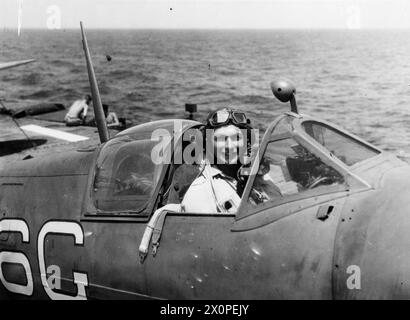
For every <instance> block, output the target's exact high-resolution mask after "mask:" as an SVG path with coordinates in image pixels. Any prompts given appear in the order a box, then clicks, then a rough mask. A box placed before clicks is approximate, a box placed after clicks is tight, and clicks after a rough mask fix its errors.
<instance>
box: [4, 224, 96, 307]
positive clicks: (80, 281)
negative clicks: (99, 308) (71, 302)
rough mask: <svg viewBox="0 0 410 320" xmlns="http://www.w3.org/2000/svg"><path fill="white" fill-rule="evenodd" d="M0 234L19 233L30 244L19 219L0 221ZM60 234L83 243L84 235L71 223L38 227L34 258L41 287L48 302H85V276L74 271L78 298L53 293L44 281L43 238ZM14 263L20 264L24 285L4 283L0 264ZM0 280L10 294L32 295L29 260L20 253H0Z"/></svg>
mask: <svg viewBox="0 0 410 320" xmlns="http://www.w3.org/2000/svg"><path fill="white" fill-rule="evenodd" d="M1 232H18V233H20V234H21V235H22V241H23V243H29V242H30V233H29V228H28V226H27V223H26V222H25V221H24V220H20V219H9V218H6V219H2V220H0V233H1ZM50 233H52V234H54V235H55V234H61V235H70V236H74V239H75V245H83V244H84V233H83V230H82V228H81V226H80V225H79V224H78V223H77V222H74V221H48V222H46V223H45V224H44V225H43V227H42V228H41V230H40V232H39V233H38V239H37V255H38V261H39V269H40V276H41V282H42V284H43V287H44V290H45V292H46V293H47V295H48V296H49V297H50V298H51V299H56V300H66V299H75V300H85V299H87V296H86V292H85V287H86V286H88V278H87V274H85V273H81V272H73V279H74V283H75V284H76V286H77V295H76V296H71V295H66V294H63V293H59V292H55V291H54V290H53V288H51V287H50V286H49V284H48V282H47V273H46V265H45V257H44V250H45V248H44V239H45V238H46V236H47V234H50ZM4 263H13V264H19V265H21V266H22V267H23V268H24V271H25V275H26V283H25V284H24V285H23V284H17V283H13V282H11V281H7V280H6V279H5V277H4V274H3V264H4ZM0 280H1V283H2V284H3V286H4V287H5V288H6V289H7V290H8V291H10V292H13V293H19V294H22V295H26V296H31V295H32V294H33V290H34V286H33V276H32V272H31V266H30V261H29V260H28V258H27V256H26V255H25V254H24V253H23V252H15V251H1V252H0Z"/></svg>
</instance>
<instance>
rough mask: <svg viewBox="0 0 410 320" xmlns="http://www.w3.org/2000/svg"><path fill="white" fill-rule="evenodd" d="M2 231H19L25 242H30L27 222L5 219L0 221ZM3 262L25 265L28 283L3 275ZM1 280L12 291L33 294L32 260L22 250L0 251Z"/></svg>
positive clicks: (27, 294) (0, 230)
mask: <svg viewBox="0 0 410 320" xmlns="http://www.w3.org/2000/svg"><path fill="white" fill-rule="evenodd" d="M1 232H19V233H21V236H22V238H23V242H26V243H28V242H29V240H30V238H29V236H30V235H29V231H28V226H27V223H26V222H25V221H23V220H18V219H3V220H1V221H0V233H1ZM3 263H14V264H20V265H22V266H23V268H24V271H25V273H26V278H27V284H26V285H22V284H16V283H12V282H9V281H7V280H6V279H5V278H4V275H3ZM0 280H1V283H2V284H3V286H4V287H5V288H6V289H7V290H9V291H10V292H14V293H19V294H23V295H26V296H31V295H32V294H33V276H32V275H31V267H30V262H29V261H28V259H27V257H26V255H25V254H24V253H22V252H11V251H2V252H0Z"/></svg>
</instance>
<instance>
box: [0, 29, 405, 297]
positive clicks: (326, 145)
mask: <svg viewBox="0 0 410 320" xmlns="http://www.w3.org/2000/svg"><path fill="white" fill-rule="evenodd" d="M82 36H83V45H84V51H85V56H86V62H87V67H88V72H89V78H90V85H91V88H92V92H93V101H96V102H97V103H95V104H94V108H95V114H96V116H97V122H98V130H99V137H100V140H101V144H97V145H95V146H93V147H88V148H74V149H73V150H70V151H64V152H59V153H50V152H47V150H45V152H43V155H41V154H34V155H32V157H30V158H29V159H26V160H19V161H8V162H7V163H1V165H0V217H1V220H0V280H1V284H0V297H2V298H16V299H27V298H34V299H43V298H51V299H110V298H131V299H141V298H142V299H148V298H152V299H168V298H171V299H378V298H385V299H389V298H410V249H409V248H410V233H409V232H408V230H409V228H410V215H409V212H410V197H409V193H410V167H409V165H408V164H407V163H405V162H403V161H401V160H400V159H398V158H397V157H395V156H394V155H392V154H389V153H387V152H384V151H382V150H380V149H379V148H377V147H375V146H373V145H372V144H370V143H367V142H366V141H364V140H362V139H360V138H358V137H357V136H355V135H353V134H350V133H349V132H347V131H345V130H343V129H342V128H339V127H338V126H337V125H334V124H331V123H329V122H327V121H324V120H320V119H317V118H314V117H309V116H307V115H303V114H300V113H299V112H298V107H297V104H296V99H295V88H294V86H293V85H292V83H291V82H289V81H286V80H279V81H274V82H272V84H271V89H272V91H273V93H274V95H275V96H276V97H277V98H278V99H279V100H280V101H282V102H290V103H291V111H290V112H284V113H283V114H282V115H280V116H279V117H277V118H275V119H271V121H270V125H269V127H268V129H267V130H266V132H265V133H264V136H263V138H262V140H261V142H260V144H259V145H258V146H257V150H256V153H257V155H258V159H259V160H260V161H255V162H254V163H253V165H252V166H251V167H249V168H248V169H249V174H248V176H247V178H246V180H247V181H246V186H245V188H244V191H243V194H242V197H241V202H240V205H239V208H238V210H237V212H235V213H228V214H226V213H216V212H207V213H199V212H183V213H181V212H173V211H172V210H168V211H163V212H161V214H160V215H159V216H155V217H154V212H156V209H158V208H161V207H162V206H165V205H167V204H169V203H170V199H171V198H172V193H173V192H177V191H178V185H179V180H178V179H180V178H181V177H184V176H185V173H184V171H182V172H179V174H177V173H178V171H180V170H186V169H187V168H188V169H189V167H190V166H196V164H188V163H184V164H176V163H174V162H172V161H170V162H169V163H160V164H155V163H153V161H152V157H151V155H152V149H153V147H154V146H155V144H156V142H155V141H153V140H152V134H153V132H155V131H156V130H158V129H164V130H167V131H168V132H174V136H173V139H172V141H171V142H169V144H170V147H169V148H168V149H167V150H168V151H167V152H169V153H172V154H169V156H170V159H175V154H176V153H177V152H183V150H182V149H183V148H184V146H185V144H184V143H179V142H180V141H181V140H183V135H184V133H185V132H187V131H188V130H189V129H195V128H200V126H201V125H202V124H201V123H199V122H196V121H191V120H183V119H180V120H176V119H169V120H162V121H154V122H149V123H145V124H141V125H138V126H135V127H132V128H129V129H127V130H125V131H122V132H120V133H118V134H116V135H115V136H113V137H111V138H109V137H108V135H107V131H106V127H105V125H104V121H101V112H102V110H101V103H100V98H99V93H98V86H97V82H96V79H95V74H94V70H93V68H92V63H91V56H90V53H89V50H88V45H87V41H86V38H85V33H84V32H83V30H82ZM98 115H99V116H100V118H98V117H99V116H98ZM176 122H177V123H179V124H180V126H179V129H178V130H176V129H175V123H176ZM172 146H175V147H172ZM262 166H263V167H264V168H263V170H261V169H262V168H261V167H262ZM131 176H132V177H134V183H132V184H129V183H127V180H128V179H130V177H131ZM135 177H137V179H135ZM261 181H265V182H266V181H270V182H272V183H273V184H274V185H275V186H276V188H275V190H276V192H274V193H273V192H272V193H270V191H269V190H268V189H266V190H265V189H264V187H263V183H261ZM125 186H128V187H125ZM255 190H256V191H258V192H257V195H258V196H255ZM147 231H148V234H150V237H148V238H145V237H144V234H147ZM150 231H152V232H150ZM142 244H144V245H145V248H147V249H148V250H147V251H145V252H144V251H143V252H141V245H142Z"/></svg>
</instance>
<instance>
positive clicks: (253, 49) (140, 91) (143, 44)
mask: <svg viewBox="0 0 410 320" xmlns="http://www.w3.org/2000/svg"><path fill="white" fill-rule="evenodd" d="M87 38H88V43H89V46H90V51H91V55H92V59H93V63H94V67H95V71H96V75H97V79H98V84H99V88H100V92H101V96H102V100H103V102H104V103H107V104H109V105H110V109H111V110H112V111H115V112H117V114H118V115H119V116H123V117H126V118H127V119H129V120H130V121H131V122H132V123H134V124H139V123H143V122H146V121H151V120H157V119H166V118H181V117H185V111H184V110H185V103H195V104H197V105H198V113H197V115H196V117H197V119H199V120H203V119H204V118H205V117H206V115H207V114H208V112H209V111H211V110H215V109H217V108H222V107H234V108H237V109H241V110H244V111H246V112H247V115H248V117H249V118H250V119H251V121H252V125H253V127H254V128H259V129H261V130H264V129H266V127H267V126H268V125H269V123H270V122H271V121H273V120H274V119H275V117H277V116H278V115H280V114H281V113H283V112H285V111H288V110H289V109H290V107H289V105H288V104H284V103H281V102H279V101H278V100H276V99H275V98H274V97H273V95H272V92H271V90H270V82H271V81H272V80H274V79H278V78H282V77H285V78H288V79H290V80H292V81H293V82H294V83H295V85H296V88H297V89H296V90H297V93H296V99H297V102H298V106H299V112H300V113H303V114H308V115H310V116H313V117H317V118H320V119H325V120H328V121H331V122H333V123H335V124H337V125H339V126H341V127H343V128H345V129H347V130H349V131H351V132H352V133H354V134H356V135H358V136H360V137H362V138H363V139H365V140H367V141H369V142H371V143H373V144H374V145H376V146H378V147H380V148H382V149H384V150H387V151H391V152H394V153H396V154H402V155H408V154H410V126H409V124H410V31H407V30H388V31H387V30H96V29H94V30H88V31H87ZM107 56H109V57H110V58H111V59H107ZM30 58H33V59H36V60H37V61H36V62H35V63H33V64H29V65H26V66H24V67H20V68H17V69H9V70H6V71H3V72H1V74H0V99H4V100H27V101H36V102H56V103H63V104H64V105H66V106H69V105H70V104H71V103H72V102H73V101H74V100H76V99H78V98H81V97H82V96H84V94H86V93H90V87H89V83H88V77H87V70H86V67H85V60H84V53H83V49H82V42H81V34H80V31H79V30H24V29H23V30H22V32H21V34H20V36H18V35H17V32H16V31H15V30H8V29H3V30H0V61H2V62H6V61H11V60H19V59H30Z"/></svg>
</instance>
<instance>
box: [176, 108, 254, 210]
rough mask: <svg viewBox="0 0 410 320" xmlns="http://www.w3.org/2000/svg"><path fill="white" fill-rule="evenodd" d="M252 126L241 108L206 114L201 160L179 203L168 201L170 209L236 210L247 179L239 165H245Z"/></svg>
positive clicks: (241, 166) (202, 131)
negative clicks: (209, 140)
mask: <svg viewBox="0 0 410 320" xmlns="http://www.w3.org/2000/svg"><path fill="white" fill-rule="evenodd" d="M251 130H252V128H251V126H250V125H249V120H248V119H247V117H246V115H245V113H244V112H242V111H237V110H233V109H230V108H224V109H220V110H217V111H214V112H211V113H210V114H209V115H208V117H207V119H206V122H205V125H204V127H203V128H202V129H201V134H202V137H203V138H204V147H205V148H204V149H205V150H204V155H203V160H202V161H201V163H200V164H199V166H198V168H197V171H196V172H195V173H194V176H193V178H192V179H191V181H190V182H189V186H187V188H186V190H184V193H183V196H182V197H181V199H179V200H180V203H179V204H178V206H177V205H171V206H172V210H174V211H175V210H177V211H183V212H196V213H236V211H237V209H238V207H239V203H240V199H241V196H242V192H243V189H244V186H245V183H246V181H245V180H246V177H243V176H242V174H241V172H242V170H241V169H243V167H244V166H246V165H248V163H244V162H246V161H248V160H249V158H248V157H247V156H248V155H249V152H250V147H251V145H250V144H251V137H250V135H251V134H252V133H251ZM210 138H211V139H212V140H211V143H209V142H208V143H207V141H206V139H210ZM171 189H172V188H171ZM168 203H170V202H168ZM171 203H172V201H171ZM168 206H169V205H168Z"/></svg>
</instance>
